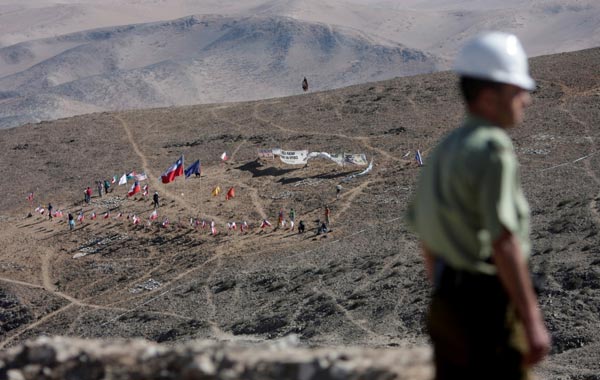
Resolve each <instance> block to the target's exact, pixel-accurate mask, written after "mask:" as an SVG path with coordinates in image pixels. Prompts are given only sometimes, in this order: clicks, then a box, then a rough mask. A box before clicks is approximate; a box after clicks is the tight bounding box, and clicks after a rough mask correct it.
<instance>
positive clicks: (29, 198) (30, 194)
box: [27, 192, 33, 202]
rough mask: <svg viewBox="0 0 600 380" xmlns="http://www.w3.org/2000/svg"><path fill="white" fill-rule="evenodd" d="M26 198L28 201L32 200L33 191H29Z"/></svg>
mask: <svg viewBox="0 0 600 380" xmlns="http://www.w3.org/2000/svg"><path fill="white" fill-rule="evenodd" d="M27 200H28V201H29V202H33V192H31V193H29V195H27Z"/></svg>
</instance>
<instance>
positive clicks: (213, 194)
mask: <svg viewBox="0 0 600 380" xmlns="http://www.w3.org/2000/svg"><path fill="white" fill-rule="evenodd" d="M211 194H212V196H213V197H216V196H217V195H219V194H221V186H216V187H215V188H214V189H213V190H212V192H211Z"/></svg>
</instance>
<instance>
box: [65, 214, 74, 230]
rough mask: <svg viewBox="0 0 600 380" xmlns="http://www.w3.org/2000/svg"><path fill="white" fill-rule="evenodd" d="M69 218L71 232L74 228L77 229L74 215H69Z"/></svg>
mask: <svg viewBox="0 0 600 380" xmlns="http://www.w3.org/2000/svg"><path fill="white" fill-rule="evenodd" d="M67 218H68V219H69V230H73V228H75V219H74V218H73V214H71V213H69V215H68V216H67Z"/></svg>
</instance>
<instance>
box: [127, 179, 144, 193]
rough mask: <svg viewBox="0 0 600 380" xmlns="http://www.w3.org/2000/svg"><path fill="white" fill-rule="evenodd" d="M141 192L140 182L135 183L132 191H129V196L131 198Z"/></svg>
mask: <svg viewBox="0 0 600 380" xmlns="http://www.w3.org/2000/svg"><path fill="white" fill-rule="evenodd" d="M140 191H141V188H140V183H139V182H138V181H135V182H134V183H133V185H132V186H131V189H129V193H127V196H130V197H131V196H132V195H134V194H137V193H139V192H140Z"/></svg>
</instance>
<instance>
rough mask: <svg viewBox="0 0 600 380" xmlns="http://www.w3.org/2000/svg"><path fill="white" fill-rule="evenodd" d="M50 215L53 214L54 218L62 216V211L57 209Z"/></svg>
mask: <svg viewBox="0 0 600 380" xmlns="http://www.w3.org/2000/svg"><path fill="white" fill-rule="evenodd" d="M52 216H54V217H55V218H62V217H63V212H62V211H61V210H58V211H56V212H55V213H54V215H52Z"/></svg>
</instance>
